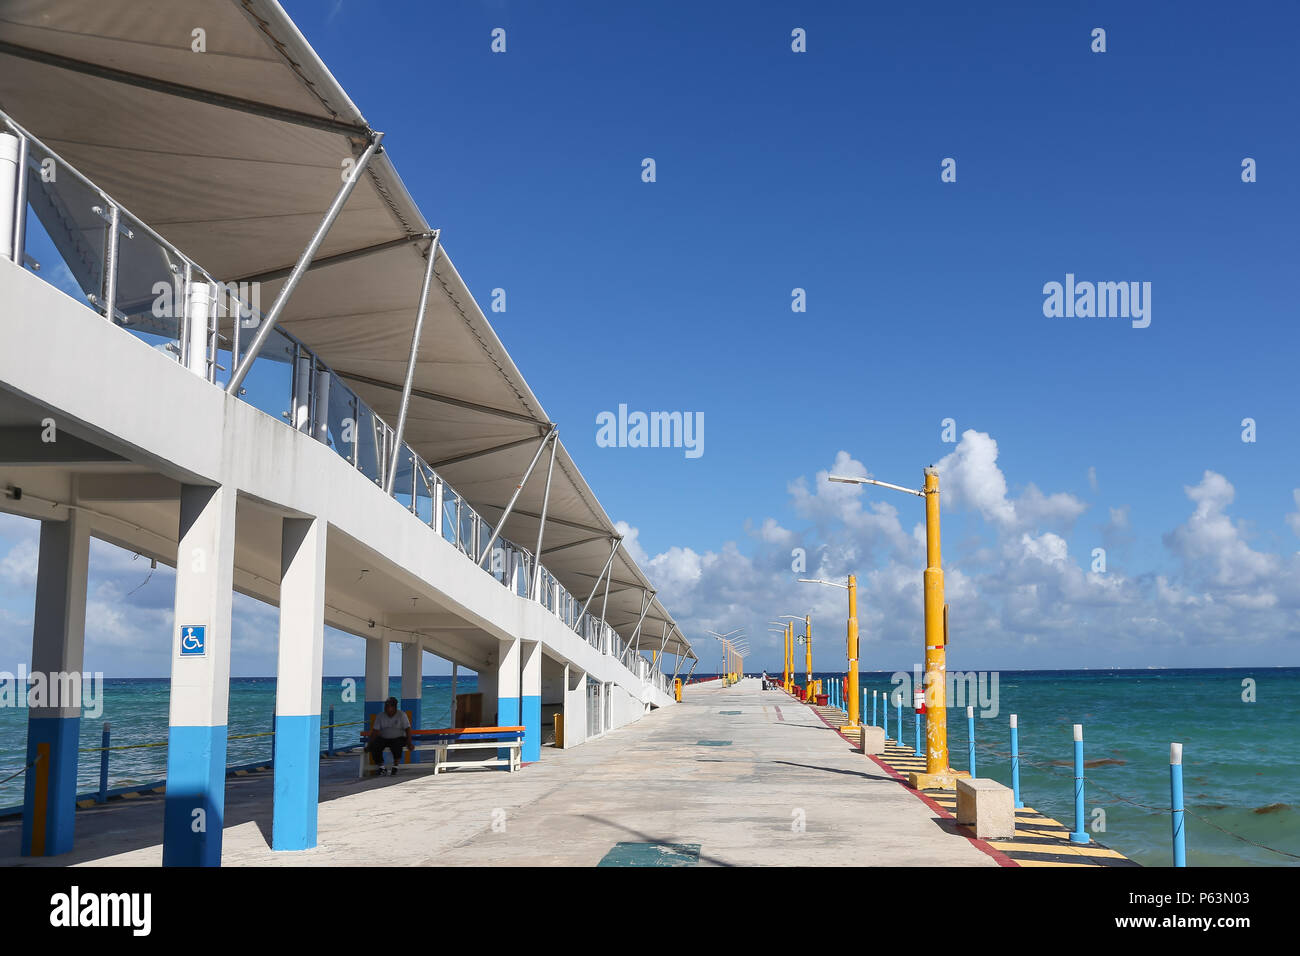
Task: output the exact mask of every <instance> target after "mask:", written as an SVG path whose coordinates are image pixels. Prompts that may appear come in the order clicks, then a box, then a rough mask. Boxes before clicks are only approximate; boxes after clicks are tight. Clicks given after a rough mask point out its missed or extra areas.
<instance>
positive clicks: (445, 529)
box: [442, 482, 464, 551]
mask: <svg viewBox="0 0 1300 956" xmlns="http://www.w3.org/2000/svg"><path fill="white" fill-rule="evenodd" d="M442 536H443V538H444V539H445V540H446V541H448V542H450V543H451V544H453V545H455V546H456V547H457V548H460V495H458V494H457V493H456V490H455V489H454V488H452V486H451V485H449V484H447V483H446V482H443V484H442ZM461 550H462V551H463V550H464V548H461Z"/></svg>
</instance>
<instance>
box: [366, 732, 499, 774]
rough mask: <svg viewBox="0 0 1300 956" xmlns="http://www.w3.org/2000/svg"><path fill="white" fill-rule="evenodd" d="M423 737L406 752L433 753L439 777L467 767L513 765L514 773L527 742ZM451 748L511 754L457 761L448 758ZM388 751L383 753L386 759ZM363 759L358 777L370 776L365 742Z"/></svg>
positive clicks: (434, 764) (434, 772)
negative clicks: (442, 740)
mask: <svg viewBox="0 0 1300 956" xmlns="http://www.w3.org/2000/svg"><path fill="white" fill-rule="evenodd" d="M419 740H420V738H418V737H416V738H415V741H416V742H415V744H414V745H413V746H411V747H403V748H402V750H403V752H406V753H410V752H413V751H420V752H422V753H429V752H431V753H432V754H433V775H434V776H435V777H436V776H437V775H438V774H439V773H441V772H443V771H444V770H461V769H463V768H465V767H509V768H510V772H511V773H514V772H515V771H516V770H518V769H519V768H520V767H522V766H523V751H524V742H523V741H522V740H458V741H455V742H453V743H420V742H419ZM449 750H492V751H497V750H509V751H510V754H509V756H507V757H497V756H492V757H489V758H488V759H486V760H456V761H451V760H448V759H447V751H449ZM387 752H388V751H387V750H385V751H383V752H381V754H380V757H381V758H382V756H383V754H384V753H387ZM360 754H361V758H360V760H359V761H358V763H357V778H358V779H361V778H362V777H364V776H365V775H366V769H367V767H368V758H369V755H370V751H369V750H367V749H366V746H365V744H363V745H362V746H361V748H360ZM407 766H413V767H418V766H420V765H419V764H415V763H411V764H407Z"/></svg>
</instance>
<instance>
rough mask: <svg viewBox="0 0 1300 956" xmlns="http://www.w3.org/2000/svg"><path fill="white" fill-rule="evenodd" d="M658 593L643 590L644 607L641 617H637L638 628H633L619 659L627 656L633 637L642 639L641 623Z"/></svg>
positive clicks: (642, 600) (642, 602) (642, 601)
mask: <svg viewBox="0 0 1300 956" xmlns="http://www.w3.org/2000/svg"><path fill="white" fill-rule="evenodd" d="M656 593H658V592H655V591H649V592H645V591H643V592H641V604H642V607H641V617H640V618H637V626H636V628H633V631H632V637H628V643H627V645H625V646H624V648H623V653H621V654H619V659H620V661H621V659H623V658H624V657H625V656H627V652H628V648H630V646H632V641H633V639H636V640H640V639H641V623H642V622H643V620H645V619H646V614H647V613H649V611H650V605H653V604H654V596H655V594H656Z"/></svg>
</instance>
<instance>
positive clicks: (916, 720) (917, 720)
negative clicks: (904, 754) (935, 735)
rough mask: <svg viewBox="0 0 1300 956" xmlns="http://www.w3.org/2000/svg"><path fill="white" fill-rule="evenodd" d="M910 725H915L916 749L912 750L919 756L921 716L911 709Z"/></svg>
mask: <svg viewBox="0 0 1300 956" xmlns="http://www.w3.org/2000/svg"><path fill="white" fill-rule="evenodd" d="M912 723H913V724H915V725H916V747H915V748H914V751H915V752H916V753H917V754H920V753H921V715H920V714H918V713H917V712H916V710H915V709H913V711H912Z"/></svg>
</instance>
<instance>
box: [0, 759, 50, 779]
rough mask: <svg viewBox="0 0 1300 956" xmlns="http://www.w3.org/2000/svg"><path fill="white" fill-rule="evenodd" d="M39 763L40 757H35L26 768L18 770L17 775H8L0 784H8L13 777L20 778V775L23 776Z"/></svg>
mask: <svg viewBox="0 0 1300 956" xmlns="http://www.w3.org/2000/svg"><path fill="white" fill-rule="evenodd" d="M40 762H41V758H40V757H37V758H36V759H35V760H33V761H32V762H31V763H29V764H28V765H27V766H25V767H23V769H21V770H19V771H18V772H17V773H12V774H10V775H9V776H7V777H5V778H4V779H3V780H0V784H4V783H8V782H9V781H10V780H12V779H13V778H14V777H19V776H22V775H23V774H25V773H26V772H27V771H28V770H31V769H32V768H33V767H35V766H36V765H37V764H38V763H40Z"/></svg>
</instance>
